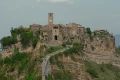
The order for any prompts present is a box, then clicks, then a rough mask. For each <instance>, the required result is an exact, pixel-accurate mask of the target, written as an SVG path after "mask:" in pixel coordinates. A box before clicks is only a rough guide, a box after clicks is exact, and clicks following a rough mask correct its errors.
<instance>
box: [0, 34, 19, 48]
mask: <svg viewBox="0 0 120 80" xmlns="http://www.w3.org/2000/svg"><path fill="white" fill-rule="evenodd" d="M0 42H1V45H2V47H3V48H4V47H7V46H10V45H11V44H15V43H16V42H17V40H16V39H15V38H14V37H11V36H7V37H3V38H2V39H1V40H0Z"/></svg>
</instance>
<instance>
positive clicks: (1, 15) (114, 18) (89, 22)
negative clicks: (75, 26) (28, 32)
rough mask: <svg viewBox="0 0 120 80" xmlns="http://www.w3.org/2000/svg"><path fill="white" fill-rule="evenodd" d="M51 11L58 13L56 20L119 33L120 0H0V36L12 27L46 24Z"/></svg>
mask: <svg viewBox="0 0 120 80" xmlns="http://www.w3.org/2000/svg"><path fill="white" fill-rule="evenodd" d="M48 12H54V13H55V23H62V24H66V23H70V22H76V23H79V24H82V25H83V26H86V27H90V28H92V29H107V30H108V31H110V32H111V33H114V34H120V32H119V30H120V0H0V38H1V37H3V36H5V35H8V34H9V33H10V32H9V30H10V29H11V27H18V26H19V25H30V24H33V23H38V24H47V14H48Z"/></svg>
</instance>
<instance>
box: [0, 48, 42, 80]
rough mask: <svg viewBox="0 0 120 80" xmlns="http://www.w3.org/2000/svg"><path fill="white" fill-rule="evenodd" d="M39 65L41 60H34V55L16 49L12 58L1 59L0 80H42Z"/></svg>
mask: <svg viewBox="0 0 120 80" xmlns="http://www.w3.org/2000/svg"><path fill="white" fill-rule="evenodd" d="M38 63H39V64H40V61H39V58H35V59H32V54H30V53H29V54H28V53H21V52H19V51H18V50H17V49H15V51H14V54H13V55H12V56H11V57H6V58H5V59H1V58H0V80H16V79H19V80H20V79H22V80H41V74H40V72H41V71H39V69H38V68H37V67H38V66H39V65H38Z"/></svg>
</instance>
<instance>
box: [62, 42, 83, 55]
mask: <svg viewBox="0 0 120 80" xmlns="http://www.w3.org/2000/svg"><path fill="white" fill-rule="evenodd" d="M83 48H84V45H82V44H80V43H73V47H72V48H70V49H68V50H66V51H65V52H64V54H65V55H66V56H67V55H73V54H78V55H82V56H83V55H84V54H83Z"/></svg>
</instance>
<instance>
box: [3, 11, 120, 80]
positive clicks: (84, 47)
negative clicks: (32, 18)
mask: <svg viewBox="0 0 120 80" xmlns="http://www.w3.org/2000/svg"><path fill="white" fill-rule="evenodd" d="M1 44H2V47H3V51H2V54H1V58H3V59H6V58H7V59H8V58H9V57H11V56H12V55H15V53H16V52H17V53H26V54H28V55H31V56H32V57H31V58H30V60H33V61H34V60H35V61H36V62H37V61H38V60H40V61H41V62H42V58H44V57H45V56H48V55H49V54H50V53H54V52H56V51H58V52H56V53H54V54H55V55H54V54H53V55H49V56H48V57H49V58H46V59H47V60H48V62H49V59H50V63H49V64H48V63H47V65H44V66H43V63H40V64H38V63H36V65H37V66H36V67H37V68H36V67H35V70H36V69H38V68H39V67H40V66H41V65H42V66H43V67H45V66H47V67H48V66H49V67H48V68H50V70H48V72H46V74H44V75H45V76H46V75H47V76H48V75H49V74H51V73H52V76H54V73H56V72H55V71H57V70H58V69H59V68H58V67H59V66H60V69H62V68H61V66H62V67H64V68H63V69H62V70H63V71H64V70H67V71H69V72H68V73H71V74H75V73H76V74H75V76H73V78H74V79H73V80H98V79H94V77H96V76H95V75H94V73H89V74H88V73H86V72H85V67H84V66H85V62H84V61H91V62H94V63H95V64H99V65H101V64H112V65H114V66H116V67H120V59H119V56H118V55H117V54H116V47H115V38H114V36H113V35H112V34H111V33H109V32H108V31H106V30H95V31H91V30H90V28H86V27H83V26H82V25H80V24H77V23H69V24H66V25H63V24H55V23H54V14H53V13H48V24H47V25H40V24H32V25H30V26H29V28H25V27H19V28H12V29H11V36H8V37H4V38H2V39H1ZM67 49H68V50H67ZM59 51H60V52H59ZM59 53H60V54H59ZM19 55H20V54H19ZM66 55H67V56H66ZM56 57H57V58H56ZM17 58H19V57H17ZM17 58H13V59H17ZM19 59H20V58H19ZM10 60H11V59H10ZM20 60H22V59H20ZM51 61H52V62H51ZM57 61H58V62H60V64H59V63H57ZM13 62H14V60H13ZM18 62H19V60H18ZM43 62H44V63H45V62H46V60H43ZM9 63H10V62H8V64H9ZM21 63H22V62H21ZM23 63H24V61H23ZM64 63H65V64H64ZM6 64H7V63H6ZM31 64H32V63H31ZM50 64H51V65H50ZM24 65H25V64H24ZM57 65H58V66H57ZM40 68H41V69H38V70H39V71H40V73H41V75H42V70H43V68H42V67H40ZM78 70H79V71H80V73H79V72H77V71H78ZM13 72H14V70H13ZM43 72H44V70H43ZM88 72H89V71H88ZM14 73H15V72H14ZM8 74H9V73H8ZM8 74H7V75H8ZM61 74H63V73H62V72H61ZM66 74H67V73H66ZM90 74H92V75H94V76H92V77H90ZM13 75H15V74H13ZM22 75H23V74H22V73H21V76H19V77H18V78H17V79H18V80H24V78H25V77H22ZM41 75H39V76H41ZM17 76H18V75H17ZM41 77H44V76H43V75H42V76H41ZM41 77H39V79H35V80H41V79H40V78H41ZM97 77H98V76H97ZM97 77H96V78H97ZM54 78H55V77H54ZM15 79H16V78H15ZM42 80H46V79H43V78H42ZM51 80H53V79H51ZM60 80H63V79H60ZM66 80H69V79H66ZM102 80H103V79H102Z"/></svg>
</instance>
